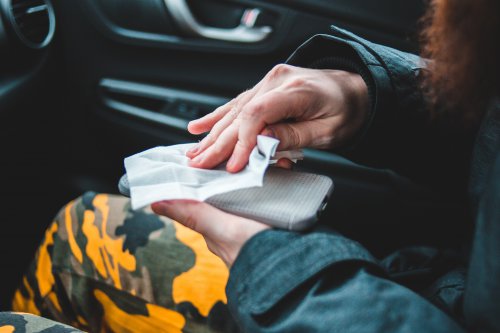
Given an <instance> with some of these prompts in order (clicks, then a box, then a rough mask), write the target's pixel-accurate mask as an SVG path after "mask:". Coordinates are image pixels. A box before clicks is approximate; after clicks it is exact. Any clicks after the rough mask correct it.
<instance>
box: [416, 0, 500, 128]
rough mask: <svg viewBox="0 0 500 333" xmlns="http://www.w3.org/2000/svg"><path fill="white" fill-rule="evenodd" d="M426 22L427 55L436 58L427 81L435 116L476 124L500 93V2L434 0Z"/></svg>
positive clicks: (425, 43) (427, 90)
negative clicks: (492, 99)
mask: <svg viewBox="0 0 500 333" xmlns="http://www.w3.org/2000/svg"><path fill="white" fill-rule="evenodd" d="M423 24H424V26H425V28H424V29H423V32H422V42H423V45H422V55H423V56H424V57H426V58H429V59H431V61H430V62H429V67H428V70H427V71H425V72H424V75H423V78H424V80H423V82H422V83H423V88H424V91H425V93H426V94H427V96H428V97H429V99H430V101H431V103H432V106H433V110H434V111H433V112H432V114H433V116H435V117H439V116H443V115H448V116H456V117H455V118H456V119H458V120H459V122H460V123H462V124H463V125H464V124H465V125H467V124H468V125H472V124H476V123H477V122H478V120H479V119H481V118H482V115H483V114H484V112H485V109H486V104H487V103H488V102H489V100H490V98H491V97H493V96H495V95H497V96H498V94H499V93H500V89H499V87H500V84H499V83H500V79H499V77H500V39H499V38H500V37H499V36H500V1H499V0H431V3H430V6H429V9H428V11H427V14H426V15H425V16H424V18H423ZM446 118H449V117H446Z"/></svg>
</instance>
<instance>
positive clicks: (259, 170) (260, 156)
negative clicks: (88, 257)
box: [125, 135, 302, 209]
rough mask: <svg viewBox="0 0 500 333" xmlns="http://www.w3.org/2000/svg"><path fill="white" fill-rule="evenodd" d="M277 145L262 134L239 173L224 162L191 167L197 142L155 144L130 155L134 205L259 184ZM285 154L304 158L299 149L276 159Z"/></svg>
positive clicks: (127, 162)
mask: <svg viewBox="0 0 500 333" xmlns="http://www.w3.org/2000/svg"><path fill="white" fill-rule="evenodd" d="M278 144H279V141H278V140H276V139H274V138H270V137H266V136H261V135H259V136H258V137H257V146H256V147H255V148H254V149H253V151H252V153H251V154H250V158H249V161H248V164H247V166H246V167H245V168H244V169H243V170H242V171H240V172H238V173H229V172H227V171H226V170H225V165H221V166H219V167H218V168H216V169H210V170H208V169H198V168H193V167H190V166H188V162H189V158H188V157H187V156H186V152H187V151H188V150H189V149H191V148H192V147H194V145H195V143H192V144H181V145H175V146H168V147H156V148H152V149H149V150H146V151H144V152H142V153H139V154H136V155H133V156H130V157H127V158H126V159H125V169H126V171H127V177H128V182H129V185H130V196H131V201H132V208H133V209H139V208H142V207H144V206H147V205H150V204H152V203H154V202H158V201H162V200H173V199H193V200H198V201H204V200H206V199H207V198H209V197H211V196H213V195H216V194H221V193H226V192H230V191H234V190H239V189H243V188H249V187H257V186H259V187H260V186H262V182H263V178H264V173H265V171H266V169H267V167H268V165H269V164H270V162H271V158H272V157H273V156H274V155H275V153H276V148H277V147H278ZM282 156H285V157H287V158H292V159H301V158H302V154H301V152H300V151H294V152H288V153H285V154H284V155H283V153H281V154H280V155H278V156H276V160H277V159H279V158H281V157H282Z"/></svg>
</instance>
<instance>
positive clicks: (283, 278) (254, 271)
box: [227, 230, 463, 333]
mask: <svg viewBox="0 0 500 333" xmlns="http://www.w3.org/2000/svg"><path fill="white" fill-rule="evenodd" d="M227 296H228V304H229V307H230V310H231V312H232V314H233V316H235V318H236V319H237V322H238V323H239V324H240V325H241V326H242V329H243V330H244V331H245V332H252V333H258V332H387V333H390V332H448V333H453V332H463V331H462V328H461V327H460V326H459V325H458V324H456V323H455V322H454V321H453V320H451V319H450V318H449V317H448V316H447V315H446V314H444V313H443V312H441V310H439V309H437V308H436V307H434V306H433V305H432V304H430V303H428V302H427V301H426V300H425V299H423V298H421V297H420V296H418V295H417V294H415V293H413V292H412V291H410V290H409V289H406V288H404V287H402V286H400V285H398V284H395V283H393V282H391V281H389V280H387V279H385V278H384V273H383V272H382V271H381V269H380V268H379V267H378V265H377V263H376V261H375V260H374V259H373V258H372V257H371V255H370V254H369V253H368V252H367V251H366V250H365V249H364V248H362V247H361V246H360V245H359V244H358V243H356V242H353V241H351V240H349V239H346V238H344V237H342V236H340V235H338V234H332V233H324V232H314V233H310V234H307V235H300V234H297V233H291V232H285V231H276V230H270V231H264V232H261V233H259V234H257V235H256V236H255V237H253V238H252V239H250V241H249V242H248V243H247V244H245V246H244V247H243V249H242V251H241V253H240V255H239V256H238V258H237V260H236V262H235V264H234V265H233V267H232V269H231V274H230V279H229V282H228V285H227Z"/></svg>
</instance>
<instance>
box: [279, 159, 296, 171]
mask: <svg viewBox="0 0 500 333" xmlns="http://www.w3.org/2000/svg"><path fill="white" fill-rule="evenodd" d="M274 166H275V167H278V168H282V169H287V170H292V168H293V162H292V161H290V160H289V159H288V158H280V159H279V160H278V162H276V164H274Z"/></svg>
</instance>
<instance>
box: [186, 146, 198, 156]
mask: <svg viewBox="0 0 500 333" xmlns="http://www.w3.org/2000/svg"><path fill="white" fill-rule="evenodd" d="M199 150H200V144H197V145H196V146H194V147H193V148H191V149H189V150H188V151H187V152H188V153H189V154H196V153H197V152H198V151H199Z"/></svg>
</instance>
